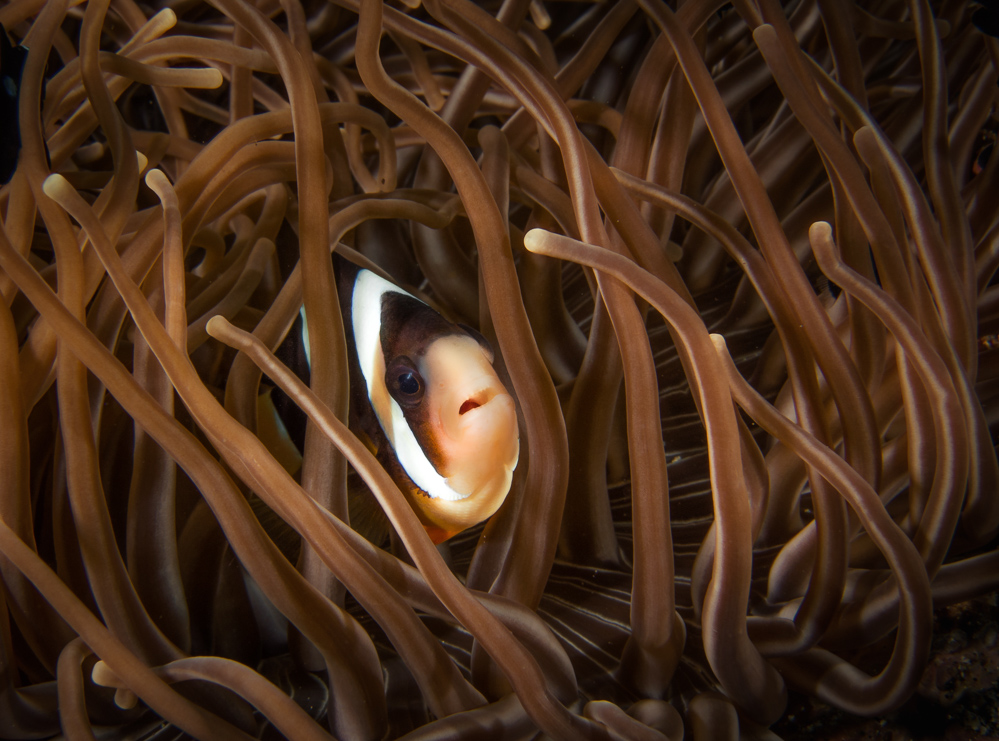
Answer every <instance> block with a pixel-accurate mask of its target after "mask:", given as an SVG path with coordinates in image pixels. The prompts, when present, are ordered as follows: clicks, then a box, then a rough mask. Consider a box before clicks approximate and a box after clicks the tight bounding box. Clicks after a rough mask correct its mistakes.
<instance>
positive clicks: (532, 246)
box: [524, 227, 550, 252]
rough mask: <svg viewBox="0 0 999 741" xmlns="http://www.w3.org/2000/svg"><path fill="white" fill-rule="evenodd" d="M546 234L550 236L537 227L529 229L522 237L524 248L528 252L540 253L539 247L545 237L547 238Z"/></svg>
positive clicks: (544, 230)
mask: <svg viewBox="0 0 999 741" xmlns="http://www.w3.org/2000/svg"><path fill="white" fill-rule="evenodd" d="M548 234H550V232H548V230H546V229H541V228H538V227H535V228H534V229H531V231H529V232H528V233H527V234H525V235H524V248H525V249H526V250H528V251H529V252H541V251H542V250H541V245H542V244H543V243H544V240H545V237H547V236H548Z"/></svg>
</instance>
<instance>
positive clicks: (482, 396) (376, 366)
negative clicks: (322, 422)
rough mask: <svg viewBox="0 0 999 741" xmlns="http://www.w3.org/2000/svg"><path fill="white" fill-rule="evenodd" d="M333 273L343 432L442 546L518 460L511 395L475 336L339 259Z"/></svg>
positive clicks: (495, 495)
mask: <svg viewBox="0 0 999 741" xmlns="http://www.w3.org/2000/svg"><path fill="white" fill-rule="evenodd" d="M334 266H335V269H336V270H335V272H336V275H337V291H338V293H339V297H340V306H341V313H342V315H343V322H344V330H345V333H346V339H347V347H348V355H349V362H350V387H351V397H350V426H351V428H352V429H353V430H354V432H355V434H358V436H359V437H361V438H362V439H364V440H365V441H366V442H367V443H368V444H369V447H371V448H372V450H373V451H374V452H375V455H376V456H377V457H378V459H379V461H380V462H381V463H382V465H383V466H385V469H386V470H387V471H388V472H389V474H390V475H391V476H392V478H393V480H394V481H395V482H396V483H397V484H398V485H399V488H400V489H402V491H403V493H404V494H405V495H406V497H407V498H408V500H409V502H410V504H411V505H412V507H413V510H414V511H415V512H416V515H417V517H419V519H420V521H421V522H422V523H423V526H424V528H425V529H426V531H427V533H428V534H429V535H430V537H431V539H432V540H433V541H434V542H435V543H441V542H443V541H445V540H447V539H448V538H450V537H451V536H453V535H455V534H457V533H459V532H461V531H462V530H464V529H466V528H468V527H471V526H472V525H475V524H477V523H479V522H482V521H483V520H485V519H487V518H488V517H490V516H491V515H492V514H493V513H495V512H496V510H498V509H499V507H500V505H502V504H503V501H504V499H505V498H506V495H507V493H508V492H509V491H510V482H511V480H512V478H513V471H514V469H515V468H516V466H517V461H518V458H519V455H520V438H519V434H518V430H517V411H516V407H515V405H514V401H513V397H512V396H511V395H510V393H509V392H508V391H507V390H506V388H505V387H504V385H503V383H502V382H501V381H500V379H499V377H498V376H497V375H496V370H495V369H494V368H493V359H494V358H493V352H492V349H491V348H490V347H489V343H488V342H487V341H486V340H485V339H484V338H483V337H482V336H481V335H480V334H479V333H478V332H476V331H475V330H473V329H471V328H470V327H465V326H464V325H459V324H454V323H453V322H450V321H448V320H447V319H445V318H444V317H443V316H442V315H441V314H440V313H438V312H437V311H435V310H434V309H433V308H431V307H430V306H429V305H427V304H426V303H424V302H423V301H421V300H420V299H418V298H416V297H415V296H413V295H412V294H410V293H407V292H406V291H404V290H403V289H401V288H399V287H398V286H397V285H395V284H394V283H391V282H390V281H388V280H386V279H385V278H383V277H381V276H379V275H377V274H376V273H374V272H372V271H371V270H368V269H365V268H359V267H357V266H356V265H354V264H353V263H351V262H349V261H348V260H346V259H344V258H342V257H340V256H339V255H336V254H334ZM302 334H303V337H305V338H307V337H308V329H307V326H306V324H305V322H304V312H303V322H302ZM303 344H304V348H305V351H306V358H307V359H308V355H309V353H308V342H307V340H306V341H305V342H304V343H303Z"/></svg>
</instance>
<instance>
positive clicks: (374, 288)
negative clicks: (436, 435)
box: [350, 270, 471, 501]
mask: <svg viewBox="0 0 999 741" xmlns="http://www.w3.org/2000/svg"><path fill="white" fill-rule="evenodd" d="M386 293H399V294H401V295H403V296H410V298H415V296H412V295H411V294H409V293H407V292H406V291H403V290H402V289H401V288H399V287H398V286H395V285H393V284H392V283H389V282H388V281H387V280H385V279H384V278H382V277H381V276H378V275H376V274H375V273H372V272H371V271H370V270H360V271H358V273H357V280H356V281H355V282H354V295H353V298H352V300H351V312H350V313H351V324H352V325H353V330H354V347H355V348H356V349H357V359H358V362H359V365H360V366H361V374H362V375H363V376H364V383H365V385H367V387H368V400H369V401H370V402H371V407H372V409H374V411H375V415H376V416H377V417H378V422H379V424H380V425H381V427H382V431H384V433H385V437H386V438H388V441H389V444H390V445H391V446H392V449H393V450H395V454H396V456H397V457H398V459H399V463H400V464H402V467H403V468H404V469H405V471H406V474H407V475H408V476H409V478H411V479H412V480H413V483H414V484H416V485H417V486H418V487H420V488H421V489H422V490H423V491H425V492H426V493H427V494H429V495H430V497H431V498H432V499H443V500H445V501H457V500H460V499H465V498H467V497H468V496H469V494H470V493H471V492H469V494H459V493H458V492H456V491H455V490H454V489H452V488H451V487H450V486H448V483H447V479H445V478H444V477H443V476H441V475H440V474H439V473H438V472H437V469H435V468H434V466H433V464H432V463H431V462H430V460H429V459H428V458H427V455H426V453H424V452H423V448H421V447H420V443H419V442H418V441H417V439H416V436H415V435H414V434H413V430H412V429H410V427H409V423H408V422H407V421H406V417H405V415H404V414H403V413H402V408H401V407H400V406H399V404H398V402H396V400H395V399H393V398H392V397H391V396H390V395H389V394H388V392H387V389H385V378H384V374H385V358H384V357H383V355H382V344H381V329H382V296H384V295H385V294H386ZM416 300H417V301H419V299H416ZM379 391H381V392H382V393H379Z"/></svg>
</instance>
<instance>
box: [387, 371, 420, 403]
mask: <svg viewBox="0 0 999 741" xmlns="http://www.w3.org/2000/svg"><path fill="white" fill-rule="evenodd" d="M385 381H386V385H387V386H388V387H389V391H390V392H391V393H392V397H393V398H394V399H395V400H396V401H398V402H399V403H400V404H404V405H413V404H418V403H419V402H420V400H421V399H423V390H424V383H423V378H422V377H421V376H420V372H419V371H418V370H416V369H415V368H413V367H412V366H411V365H409V364H407V363H404V362H403V363H398V362H397V363H394V364H393V365H392V367H391V368H389V370H388V372H387V373H386V374H385Z"/></svg>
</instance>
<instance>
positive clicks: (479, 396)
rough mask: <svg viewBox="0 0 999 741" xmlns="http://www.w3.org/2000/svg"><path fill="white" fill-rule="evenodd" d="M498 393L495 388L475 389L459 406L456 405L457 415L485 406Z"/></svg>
mask: <svg viewBox="0 0 999 741" xmlns="http://www.w3.org/2000/svg"><path fill="white" fill-rule="evenodd" d="M498 393H500V392H499V391H498V390H497V389H495V388H484V389H481V390H480V391H476V392H475V393H474V394H470V395H469V396H468V398H467V399H465V401H463V402H462V403H461V406H460V407H458V416H459V417H460V416H463V415H465V414H467V413H468V412H470V411H472V410H473V409H478V408H479V407H483V406H485V405H486V404H488V403H489V402H490V401H492V400H493V399H494V398H495V397H496V395H497V394H498Z"/></svg>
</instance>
